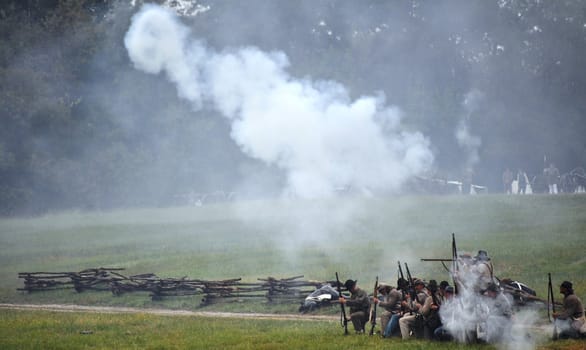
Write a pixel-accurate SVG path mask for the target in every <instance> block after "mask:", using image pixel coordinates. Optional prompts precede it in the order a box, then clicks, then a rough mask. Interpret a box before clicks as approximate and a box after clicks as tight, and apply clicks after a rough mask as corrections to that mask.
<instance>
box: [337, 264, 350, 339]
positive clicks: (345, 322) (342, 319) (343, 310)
mask: <svg viewBox="0 0 586 350" xmlns="http://www.w3.org/2000/svg"><path fill="white" fill-rule="evenodd" d="M336 286H337V287H338V294H339V296H340V297H341V298H343V296H342V289H341V288H340V279H339V278H338V273H337V272H336ZM340 310H341V313H340V323H341V324H342V325H343V326H344V335H348V319H347V318H346V308H345V307H344V303H340Z"/></svg>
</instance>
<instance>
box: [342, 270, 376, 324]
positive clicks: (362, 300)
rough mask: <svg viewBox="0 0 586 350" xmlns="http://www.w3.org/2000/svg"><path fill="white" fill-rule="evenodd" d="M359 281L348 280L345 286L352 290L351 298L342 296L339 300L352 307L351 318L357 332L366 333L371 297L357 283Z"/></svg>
mask: <svg viewBox="0 0 586 350" xmlns="http://www.w3.org/2000/svg"><path fill="white" fill-rule="evenodd" d="M356 282H357V281H353V280H347V281H346V282H345V283H344V286H345V287H346V289H348V291H349V292H350V299H345V298H344V297H343V296H340V298H339V300H338V301H339V302H340V303H343V304H346V305H348V306H349V307H350V320H351V321H352V325H353V326H354V330H355V331H356V333H360V334H362V333H364V327H365V325H366V323H367V322H368V317H369V312H370V298H369V297H368V293H366V292H365V291H364V290H362V289H360V288H359V287H358V286H357V285H356Z"/></svg>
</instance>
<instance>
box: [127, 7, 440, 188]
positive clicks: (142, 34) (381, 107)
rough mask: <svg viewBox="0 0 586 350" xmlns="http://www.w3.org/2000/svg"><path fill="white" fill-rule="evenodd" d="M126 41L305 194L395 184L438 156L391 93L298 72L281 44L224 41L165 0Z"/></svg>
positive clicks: (140, 59) (134, 56) (136, 21)
mask: <svg viewBox="0 0 586 350" xmlns="http://www.w3.org/2000/svg"><path fill="white" fill-rule="evenodd" d="M125 45H126V48H127V50H128V54H129V57H130V59H131V60H132V62H133V64H134V65H135V67H136V68H137V69H140V70H143V71H145V72H147V73H151V74H160V73H162V74H164V75H165V76H166V77H167V79H169V80H170V81H171V82H173V83H174V84H176V87H177V91H178V94H179V96H180V97H182V98H184V99H187V100H189V101H190V102H191V103H192V105H193V107H194V109H196V110H198V109H200V108H202V107H203V106H213V107H214V108H216V109H217V110H218V111H220V112H221V113H222V114H223V115H224V116H225V117H227V118H229V119H230V121H231V125H232V128H231V136H232V138H233V139H234V141H235V142H236V143H237V144H238V145H239V146H240V148H241V149H242V151H243V152H245V153H246V154H247V155H249V156H251V157H253V158H256V159H260V160H262V161H264V162H265V163H267V164H271V165H276V166H278V167H279V168H280V169H283V170H285V171H286V173H287V183H288V187H289V188H288V190H289V191H291V192H294V193H295V194H296V195H298V196H301V197H304V198H312V197H320V196H328V195H330V194H332V193H333V192H334V190H335V189H336V188H337V187H342V186H351V187H353V188H360V189H382V190H389V191H395V190H398V189H399V187H400V186H401V184H403V183H404V182H405V181H406V180H407V179H408V178H409V177H410V176H412V175H414V174H418V173H422V172H424V171H426V170H427V169H429V167H430V166H431V164H432V162H433V155H432V153H431V151H430V148H429V144H428V141H427V139H426V138H425V137H424V136H423V135H422V134H421V133H418V132H407V131H405V130H403V128H402V126H401V114H400V111H399V110H398V109H397V108H394V107H389V106H386V105H385V98H384V96H383V95H382V94H381V95H376V96H363V97H360V98H358V99H355V100H353V99H351V98H350V97H349V92H348V90H347V89H346V88H345V87H344V86H342V85H341V84H339V83H336V82H333V81H311V80H308V79H296V78H294V77H292V76H290V75H289V74H288V73H287V70H286V69H287V67H288V66H289V61H288V58H287V56H286V55H285V54H284V53H282V52H264V51H261V50H259V49H258V48H256V47H245V48H232V49H224V50H222V51H215V50H213V49H212V48H209V47H207V46H206V45H205V43H204V42H203V41H200V40H196V39H193V38H191V33H190V30H189V29H188V28H187V27H186V26H185V25H183V24H182V23H181V22H180V21H179V20H178V19H177V18H176V15H175V14H173V13H172V12H171V11H169V10H167V9H164V8H162V7H159V6H156V5H145V6H143V8H142V9H141V10H140V11H139V12H138V13H137V14H136V15H135V16H134V17H133V19H132V24H131V27H130V29H129V30H128V32H127V34H126V37H125Z"/></svg>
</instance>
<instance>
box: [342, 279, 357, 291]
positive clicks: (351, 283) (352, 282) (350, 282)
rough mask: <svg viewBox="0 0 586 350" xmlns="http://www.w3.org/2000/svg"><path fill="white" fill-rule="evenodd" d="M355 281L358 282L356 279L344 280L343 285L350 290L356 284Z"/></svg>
mask: <svg viewBox="0 0 586 350" xmlns="http://www.w3.org/2000/svg"><path fill="white" fill-rule="evenodd" d="M356 282H358V280H346V282H344V287H346V289H348V290H350V289H352V288H353V287H354V286H355V285H356Z"/></svg>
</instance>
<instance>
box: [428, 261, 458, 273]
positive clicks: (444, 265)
mask: <svg viewBox="0 0 586 350" xmlns="http://www.w3.org/2000/svg"><path fill="white" fill-rule="evenodd" d="M421 261H440V262H441V263H442V266H443V267H444V269H446V271H448V272H450V269H449V268H448V267H447V266H446V264H445V262H446V261H454V259H443V258H438V259H421Z"/></svg>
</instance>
